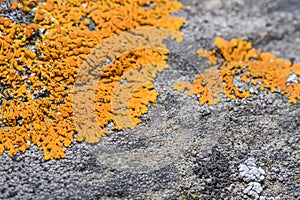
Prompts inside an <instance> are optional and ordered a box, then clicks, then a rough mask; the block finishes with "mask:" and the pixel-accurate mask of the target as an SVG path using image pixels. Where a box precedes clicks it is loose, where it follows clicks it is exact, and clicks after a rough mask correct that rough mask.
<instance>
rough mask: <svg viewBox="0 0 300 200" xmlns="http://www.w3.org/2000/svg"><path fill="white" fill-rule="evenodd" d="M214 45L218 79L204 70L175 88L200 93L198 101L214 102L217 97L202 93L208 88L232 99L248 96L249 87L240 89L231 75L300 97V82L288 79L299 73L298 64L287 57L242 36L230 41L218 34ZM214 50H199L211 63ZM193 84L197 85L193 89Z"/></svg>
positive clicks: (292, 98) (296, 97)
mask: <svg viewBox="0 0 300 200" xmlns="http://www.w3.org/2000/svg"><path fill="white" fill-rule="evenodd" d="M215 45H216V46H217V48H218V50H219V52H220V54H221V56H222V58H221V59H218V63H221V67H219V68H218V69H217V72H216V73H217V74H218V75H217V76H219V79H217V81H216V80H215V79H214V78H213V79H211V77H214V76H211V75H207V70H206V71H205V72H204V73H203V74H202V76H198V77H197V78H196V81H195V82H194V83H193V84H190V83H176V85H175V89H177V90H179V91H183V90H184V89H188V90H189V94H200V104H203V103H208V104H214V103H217V102H218V101H219V99H218V98H217V101H212V100H211V99H210V98H207V96H206V95H204V92H203V91H205V90H210V91H211V93H213V94H214V95H215V96H218V94H219V93H223V94H225V95H226V96H227V97H228V98H231V99H233V98H247V97H249V96H250V92H249V91H240V89H239V88H237V87H236V86H235V85H234V84H233V82H234V79H239V80H241V81H243V82H246V83H249V84H253V85H257V84H259V88H260V89H261V90H264V89H265V88H266V89H269V90H270V91H271V92H275V91H279V92H280V93H281V94H286V95H287V96H288V97H289V102H292V103H297V100H300V84H299V83H296V82H289V81H288V79H289V77H290V76H292V75H293V74H294V75H295V76H299V74H300V67H299V66H300V65H299V64H294V65H292V64H291V62H290V61H284V60H283V59H279V58H276V57H275V55H273V54H271V53H268V52H266V53H262V52H261V50H260V49H259V50H255V49H254V48H253V47H252V44H251V43H250V42H247V41H244V40H241V39H239V40H238V39H232V40H231V41H230V42H229V41H226V40H224V39H222V38H219V37H218V38H216V39H215ZM215 52H216V51H210V54H209V53H207V52H206V51H205V50H204V51H203V50H200V56H201V55H202V56H203V55H204V56H205V57H206V58H208V60H209V62H210V63H214V62H215V61H216V60H215V58H216V57H215V55H213V54H215ZM211 53H213V54H211ZM199 77H200V78H199ZM201 77H204V78H201ZM220 80H221V81H220ZM209 82H213V84H215V85H218V87H217V88H215V89H212V87H211V86H210V84H208V83H209ZM220 83H222V84H220ZM194 88H200V89H199V90H195V89H194ZM220 88H222V89H220Z"/></svg>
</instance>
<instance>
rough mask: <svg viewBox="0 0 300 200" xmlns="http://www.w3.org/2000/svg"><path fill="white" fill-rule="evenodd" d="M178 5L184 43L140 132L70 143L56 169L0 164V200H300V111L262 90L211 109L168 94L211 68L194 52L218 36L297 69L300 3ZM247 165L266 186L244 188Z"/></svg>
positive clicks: (22, 160)
mask: <svg viewBox="0 0 300 200" xmlns="http://www.w3.org/2000/svg"><path fill="white" fill-rule="evenodd" d="M183 4H184V5H185V8H184V9H183V10H182V11H180V12H179V13H178V14H177V15H178V16H185V17H187V23H186V24H185V25H184V27H183V29H182V31H184V32H185V33H186V36H185V41H184V42H183V43H182V44H173V43H171V44H170V49H171V51H172V54H171V55H170V60H169V64H170V68H169V69H167V70H166V71H164V72H163V73H162V74H161V75H159V77H158V78H157V81H156V83H155V85H156V88H157V90H159V91H161V92H160V94H159V97H158V100H157V103H156V104H154V105H150V106H149V112H148V114H146V115H144V116H143V117H142V119H143V123H142V124H140V125H138V126H137V128H136V129H135V130H124V131H120V132H115V133H113V134H110V135H108V136H106V137H105V138H103V139H102V141H101V142H100V143H99V144H96V145H89V144H85V143H79V144H76V143H74V144H73V145H72V146H71V147H70V148H68V149H67V150H66V152H67V158H66V159H62V160H52V161H47V162H45V161H44V160H43V155H42V152H41V150H39V149H37V148H36V147H35V146H32V148H31V149H30V150H29V151H27V152H26V153H24V154H18V155H17V156H15V157H13V158H10V157H8V156H7V155H5V154H4V155H2V156H0V166H1V168H0V185H1V187H0V199H9V198H11V199H202V198H204V199H253V198H255V199H270V200H271V199H286V200H293V199H300V180H299V176H298V178H293V177H295V175H296V174H299V173H300V109H299V104H298V105H293V104H288V103H287V98H286V97H284V96H281V95H280V94H276V93H275V94H272V93H270V92H269V91H264V92H261V91H258V92H257V94H253V96H252V97H251V98H249V99H242V100H232V101H229V100H228V99H226V98H225V97H223V99H222V101H221V103H219V104H217V105H214V106H210V107H208V106H206V105H204V106H200V105H199V102H198V100H197V98H196V97H189V96H187V95H186V94H182V93H179V92H177V91H173V90H172V86H173V84H174V83H175V81H176V80H179V81H183V80H193V78H194V77H195V74H196V73H198V72H201V71H203V70H204V69H206V68H207V65H206V64H205V60H203V59H200V58H198V57H197V55H196V50H197V49H198V48H199V47H202V48H205V49H208V48H211V47H213V40H214V38H215V37H216V36H222V37H224V38H225V39H231V38H244V39H248V40H250V41H252V42H253V44H254V47H256V48H262V49H263V50H264V51H270V52H272V53H274V54H275V55H277V56H280V57H283V58H285V59H292V60H294V61H295V62H300V56H299V53H300V52H299V50H297V48H298V46H300V29H299V27H300V2H299V1H298V0H285V1H282V0H265V1H254V0H244V1H242V0H233V1H222V0H205V1H204V0H185V1H184V2H183ZM249 159H250V160H251V159H255V164H253V163H252V166H255V168H256V169H257V170H258V172H259V173H262V170H263V171H264V172H265V174H264V175H263V176H264V178H262V179H259V178H258V179H257V178H255V179H254V180H250V183H248V182H246V181H244V179H243V178H244V177H243V176H241V175H240V168H241V167H240V166H241V165H245V164H247V163H248V162H249ZM248 164H249V163H248ZM260 168H261V169H262V170H261V171H260V170H259V169H260ZM258 177H260V176H258ZM261 190H262V191H261ZM252 194H253V195H254V196H253V195H252Z"/></svg>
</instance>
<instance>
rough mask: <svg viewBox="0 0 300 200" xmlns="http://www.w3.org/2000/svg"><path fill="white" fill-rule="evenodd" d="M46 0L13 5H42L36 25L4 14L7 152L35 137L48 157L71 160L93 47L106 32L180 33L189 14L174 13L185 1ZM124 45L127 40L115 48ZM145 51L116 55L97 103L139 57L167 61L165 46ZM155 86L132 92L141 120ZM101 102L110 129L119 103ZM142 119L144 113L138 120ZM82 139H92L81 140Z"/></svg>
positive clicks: (2, 131)
mask: <svg viewBox="0 0 300 200" xmlns="http://www.w3.org/2000/svg"><path fill="white" fill-rule="evenodd" d="M38 2H39V0H31V1H22V3H18V4H16V3H13V4H12V8H13V9H17V8H20V9H22V10H24V11H25V12H27V11H29V10H30V8H32V7H35V17H34V24H30V25H26V24H16V23H12V22H11V21H10V20H9V19H8V18H0V32H1V34H0V86H1V87H2V86H3V92H2V94H0V98H1V99H3V103H2V105H0V106H1V107H0V108H1V113H0V127H1V128H0V154H2V153H3V152H4V151H5V150H8V151H9V152H8V154H9V155H10V156H13V155H15V154H16V153H17V152H18V151H22V152H24V151H25V150H26V149H27V148H29V146H30V143H33V144H36V145H38V146H40V147H41V148H42V149H43V152H44V158H45V159H46V160H48V159H55V158H64V157H65V152H64V151H65V149H64V148H65V147H68V146H69V145H70V144H71V143H72V141H73V136H74V134H76V127H75V125H74V113H73V112H74V111H73V104H72V103H73V96H74V83H75V81H76V80H77V75H78V73H79V71H80V70H82V69H81V67H84V66H85V65H84V62H85V60H86V58H88V55H89V56H90V57H91V56H93V55H90V53H91V52H93V51H94V48H95V47H96V46H97V45H98V44H100V43H101V42H103V41H104V40H105V39H106V38H109V37H112V36H113V35H115V34H119V33H121V32H123V31H126V30H131V29H135V28H139V27H144V26H152V27H160V28H167V29H171V30H176V31H178V30H179V28H180V27H181V25H182V24H183V23H184V20H183V19H180V18H176V17H172V16H170V14H172V13H174V12H175V11H177V10H178V9H180V8H181V7H182V5H181V4H180V3H178V2H176V1H169V0H129V1H120V0H101V1H97V2H95V1H89V0H80V1H75V0H72V1H69V0H68V1H67V0H62V1H56V0H47V1H46V2H43V3H39V5H38V6H36V4H37V3H38ZM150 5H151V6H150ZM161 42H162V41H161ZM121 46H122V43H119V44H116V45H115V46H111V47H109V48H111V49H115V48H119V47H121ZM113 51H114V50H113ZM141 52H142V50H141V51H140V52H139V51H136V52H133V53H130V54H128V55H124V56H121V57H120V58H115V59H116V61H114V62H113V63H112V64H110V65H109V66H107V67H103V69H104V70H103V72H102V74H103V75H104V74H105V73H106V77H105V78H103V80H102V79H101V82H100V83H99V85H98V92H97V93H96V97H95V99H94V100H95V101H96V102H99V101H100V100H101V101H103V102H106V101H107V99H110V98H111V97H110V96H109V95H111V91H109V90H108V89H109V87H110V86H109V85H110V84H111V85H116V84H117V81H119V80H120V76H121V75H123V74H124V73H125V72H126V69H131V68H133V67H138V65H139V64H140V63H139V61H141V60H145V59H148V60H151V59H153V58H155V59H158V60H159V61H160V62H165V55H166V52H163V53H161V54H159V56H157V55H158V53H157V51H155V52H148V53H145V56H141V55H144V53H141ZM146 52H147V51H146ZM103 54H105V52H103ZM131 63H134V64H133V65H132V66H133V67H132V66H131ZM124 65H126V67H124ZM120 68H122V69H120ZM152 70H153V69H152ZM122 71H123V72H122ZM154 71H155V70H154ZM156 71H157V70H156ZM156 71H155V72H156ZM80 75H82V74H80ZM82 77H83V78H84V76H82ZM80 79H81V77H79V78H78V80H80ZM105 81H106V82H105ZM104 84H105V85H104ZM151 88H152V86H151V85H145V87H141V88H139V89H137V90H136V91H135V92H134V94H133V95H132V99H131V100H130V103H129V108H130V113H131V115H132V116H133V118H138V117H139V116H141V115H142V114H143V113H145V112H146V109H145V106H146V104H147V103H148V102H153V101H154V100H155V94H154V92H153V91H150V90H151ZM106 89H107V90H108V91H106ZM144 95H146V97H145V96H144ZM101 101H100V103H99V104H96V110H97V111H98V120H97V121H98V122H99V124H100V126H102V127H103V126H105V125H106V124H107V123H108V122H109V121H111V120H112V117H110V115H111V113H110V111H111V108H107V107H105V104H101ZM138 122H139V120H138V119H136V121H135V123H138ZM119 127H125V126H123V125H119ZM130 127H132V126H130ZM87 131H89V132H92V131H93V129H91V130H87ZM91 134H92V133H91ZM95 134H97V133H95ZM101 134H102V133H101ZM100 136H101V135H100ZM99 138H100V137H98V138H97V139H98V140H99ZM81 139H86V138H84V137H83V138H82V137H79V138H78V140H81ZM92 141H95V138H94V139H93V140H92Z"/></svg>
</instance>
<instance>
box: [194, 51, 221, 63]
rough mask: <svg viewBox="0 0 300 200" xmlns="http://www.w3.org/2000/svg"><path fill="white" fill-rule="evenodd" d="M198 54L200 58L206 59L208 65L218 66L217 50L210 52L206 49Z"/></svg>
mask: <svg viewBox="0 0 300 200" xmlns="http://www.w3.org/2000/svg"><path fill="white" fill-rule="evenodd" d="M197 54H198V56H199V57H202V58H206V59H207V64H208V65H216V64H217V61H218V60H217V56H216V50H213V51H209V50H204V49H199V50H198V51H197Z"/></svg>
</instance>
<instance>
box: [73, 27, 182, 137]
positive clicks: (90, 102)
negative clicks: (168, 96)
mask: <svg viewBox="0 0 300 200" xmlns="http://www.w3.org/2000/svg"><path fill="white" fill-rule="evenodd" d="M176 33H177V34H176ZM151 35H152V36H153V35H154V36H155V38H154V39H153V38H152V37H151ZM168 36H169V37H172V38H173V39H176V40H178V41H181V39H182V34H180V33H179V32H175V31H170V30H169V31H168V30H164V29H153V28H152V29H151V28H146V29H136V30H133V31H132V32H124V33H122V34H120V35H118V36H117V37H113V38H109V39H107V40H105V42H104V43H102V44H101V45H99V47H96V49H95V51H94V52H92V53H91V54H89V55H88V56H87V58H86V60H85V61H84V63H83V64H82V67H81V71H80V72H79V73H78V75H77V78H76V84H79V85H85V86H84V87H83V88H82V87H79V88H77V89H76V90H75V94H76V95H75V99H74V104H73V106H74V112H75V121H76V124H77V126H78V131H79V134H78V137H80V138H84V139H85V140H86V141H87V142H91V143H93V142H98V141H99V140H100V138H101V136H103V135H105V134H107V131H103V130H102V128H105V126H106V125H107V124H108V123H109V122H113V123H114V125H115V126H114V128H115V129H123V128H134V127H135V126H136V125H137V124H138V123H139V122H140V120H139V119H138V118H139V117H140V116H141V115H142V114H144V113H145V112H146V110H147V108H146V105H147V104H148V103H150V102H154V99H155V98H156V96H157V93H156V92H153V91H151V92H150V93H149V90H152V87H150V85H152V82H153V81H154V79H155V77H156V73H157V72H161V71H162V70H164V69H165V68H166V67H167V64H166V59H167V57H166V54H167V53H168V51H167V50H166V47H165V45H164V44H163V43H162V41H163V40H164V38H166V37H168ZM119 43H122V44H123V45H121V46H119V45H118V44H119ZM144 49H146V50H144ZM107 59H109V60H114V62H112V63H111V64H109V65H107V66H104V67H102V68H98V67H97V66H99V64H100V63H102V62H105V61H106V60H107ZM149 64H150V66H148V65H149ZM145 65H146V66H145ZM91 71H93V73H92V74H89V72H91ZM94 76H96V77H99V78H96V79H95V78H94ZM100 77H101V78H100ZM98 79H99V80H98ZM94 82H98V84H97V85H98V87H97V86H95V83H94ZM121 82H123V83H121ZM124 82H125V83H124ZM145 85H147V87H143V86H145ZM93 90H96V100H94V99H95V97H94V95H95V91H93ZM146 90H148V92H147V91H146ZM137 91H139V92H137ZM142 92H143V93H144V94H145V95H143V96H141V97H138V94H142ZM134 94H135V95H134ZM150 94H151V95H150ZM132 97H136V98H139V99H137V100H136V101H134V100H132V99H131V98H132ZM94 101H96V103H95V102H94ZM129 102H131V104H128V103H129ZM146 102H147V103H146ZM93 107H95V109H94V108H93ZM95 111H96V114H97V115H98V116H99V117H98V124H96V123H95V120H94V118H95V116H94V114H95ZM97 127H99V128H98V130H97ZM89 130H92V131H89ZM96 130H97V131H96ZM95 131H96V132H97V133H95Z"/></svg>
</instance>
